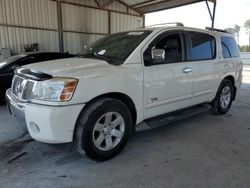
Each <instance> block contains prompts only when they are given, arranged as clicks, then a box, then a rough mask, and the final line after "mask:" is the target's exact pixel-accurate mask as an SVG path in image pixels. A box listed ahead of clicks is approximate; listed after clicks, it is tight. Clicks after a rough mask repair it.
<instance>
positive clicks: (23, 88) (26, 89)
mask: <svg viewBox="0 0 250 188" xmlns="http://www.w3.org/2000/svg"><path fill="white" fill-rule="evenodd" d="M34 85H35V81H32V80H27V79H25V78H22V77H20V76H14V78H13V81H12V87H11V93H12V95H13V96H14V97H15V98H16V99H18V100H29V99H30V97H31V95H32V89H33V87H34Z"/></svg>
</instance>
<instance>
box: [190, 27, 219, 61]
mask: <svg viewBox="0 0 250 188" xmlns="http://www.w3.org/2000/svg"><path fill="white" fill-rule="evenodd" d="M190 37H191V43H192V45H191V57H192V58H191V60H207V59H214V58H215V38H214V37H212V36H210V35H207V34H204V33H198V32H190Z"/></svg>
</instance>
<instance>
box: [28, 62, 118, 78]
mask: <svg viewBox="0 0 250 188" xmlns="http://www.w3.org/2000/svg"><path fill="white" fill-rule="evenodd" d="M24 67H25V68H29V69H31V70H33V71H39V72H43V73H46V74H50V75H52V76H61V77H79V76H82V75H83V73H84V75H86V73H87V72H88V73H92V74H93V73H95V74H103V69H109V68H112V67H114V66H113V65H110V64H108V63H107V62H106V61H103V60H96V59H88V58H66V59H59V60H53V61H45V62H40V63H35V64H30V65H26V66H24Z"/></svg>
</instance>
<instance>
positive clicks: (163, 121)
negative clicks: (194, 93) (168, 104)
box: [136, 104, 210, 132]
mask: <svg viewBox="0 0 250 188" xmlns="http://www.w3.org/2000/svg"><path fill="white" fill-rule="evenodd" d="M209 106H210V105H209V104H200V105H197V106H193V107H189V108H185V109H183V110H179V111H176V112H171V113H168V114H165V115H161V116H158V117H154V118H151V119H148V120H145V121H143V122H142V123H140V124H138V125H137V126H136V131H137V132H139V131H147V130H151V129H155V128H158V127H162V126H165V125H169V124H171V123H174V122H177V121H181V120H184V119H187V118H191V117H193V116H197V115H199V114H202V113H205V112H208V109H209Z"/></svg>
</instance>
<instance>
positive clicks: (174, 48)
mask: <svg viewBox="0 0 250 188" xmlns="http://www.w3.org/2000/svg"><path fill="white" fill-rule="evenodd" d="M184 41H185V36H184V35H183V33H181V32H174V33H169V32H167V33H164V34H161V35H160V36H158V37H157V38H156V39H155V40H154V41H153V42H152V43H150V44H149V46H148V48H147V49H146V50H145V52H144V55H143V56H144V64H145V67H144V106H145V108H144V109H145V111H144V117H145V119H147V118H151V117H154V116H157V115H161V114H165V113H168V112H172V111H175V110H178V109H181V108H185V107H188V106H190V105H191V98H192V67H191V64H192V63H191V62H185V58H186V55H185V54H186V53H185V51H186V50H185V45H184V44H185V42H184ZM152 49H164V50H165V60H164V61H163V62H161V63H156V62H154V60H153V59H152Z"/></svg>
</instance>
